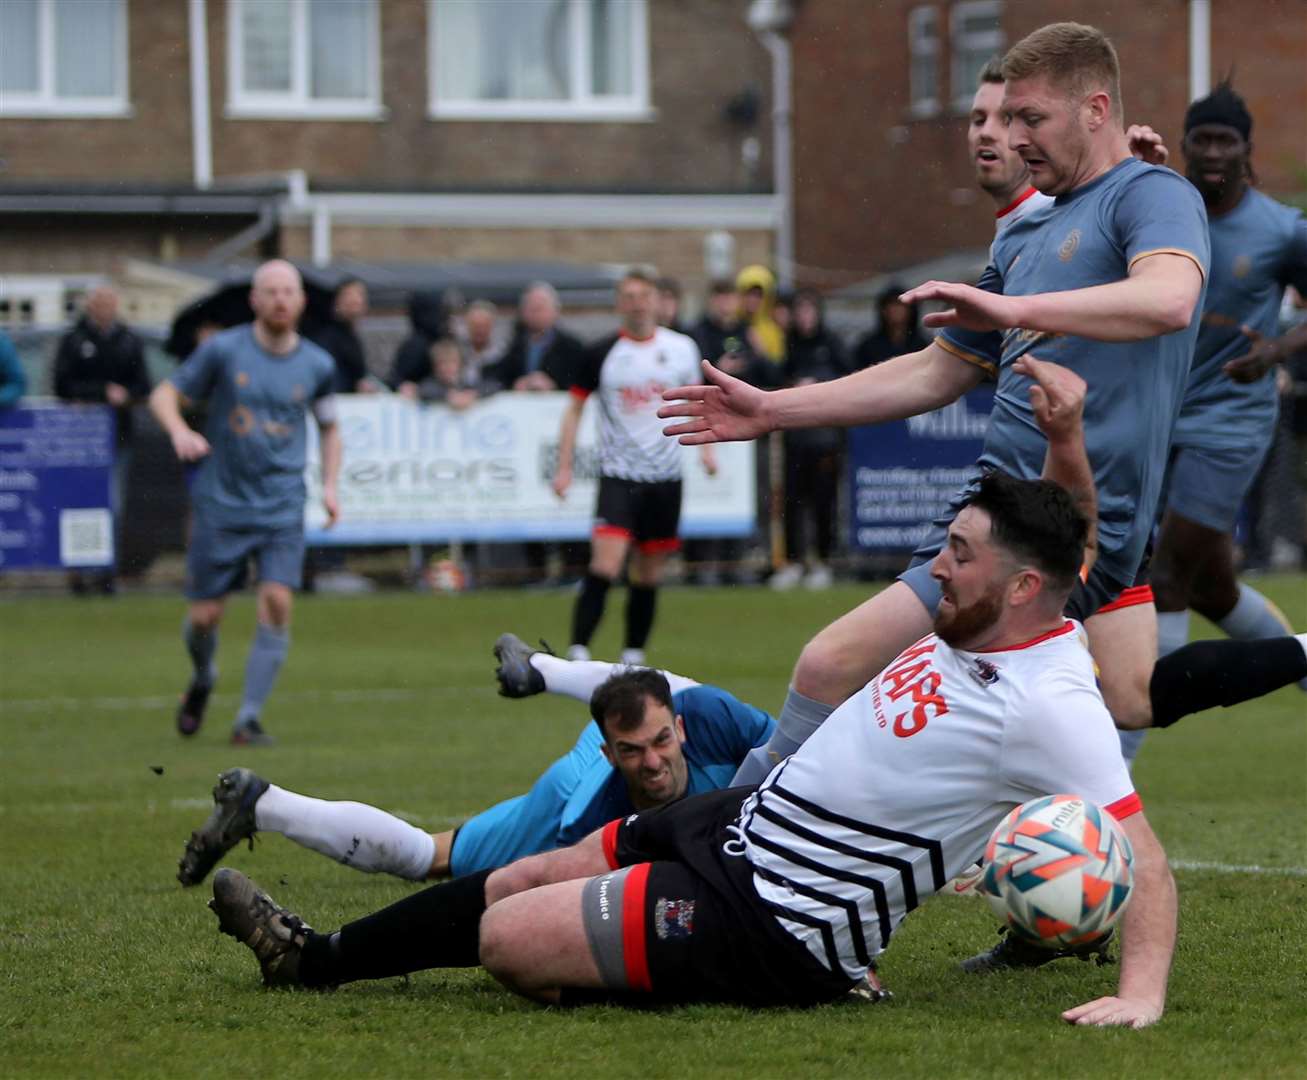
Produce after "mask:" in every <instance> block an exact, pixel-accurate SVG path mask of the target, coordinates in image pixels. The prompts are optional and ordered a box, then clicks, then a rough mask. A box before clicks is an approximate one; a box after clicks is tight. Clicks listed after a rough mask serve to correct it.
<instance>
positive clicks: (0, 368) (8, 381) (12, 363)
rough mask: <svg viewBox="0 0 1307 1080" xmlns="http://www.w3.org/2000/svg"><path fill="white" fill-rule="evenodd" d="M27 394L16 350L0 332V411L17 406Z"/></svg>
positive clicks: (6, 335)
mask: <svg viewBox="0 0 1307 1080" xmlns="http://www.w3.org/2000/svg"><path fill="white" fill-rule="evenodd" d="M25 393H27V374H26V373H25V372H24V371H23V365H22V363H21V362H20V361H19V359H18V350H17V349H15V348H14V343H13V342H12V341H10V340H9V335H8V334H6V333H5V332H4V331H3V330H0V409H7V408H9V407H10V406H11V405H17V404H18V399H19V398H21V397H22V396H23V395H24V394H25Z"/></svg>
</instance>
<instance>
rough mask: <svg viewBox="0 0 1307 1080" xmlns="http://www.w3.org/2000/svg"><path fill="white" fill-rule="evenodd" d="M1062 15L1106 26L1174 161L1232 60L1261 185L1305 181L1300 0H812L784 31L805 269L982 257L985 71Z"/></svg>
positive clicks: (1299, 190) (1130, 90)
mask: <svg viewBox="0 0 1307 1080" xmlns="http://www.w3.org/2000/svg"><path fill="white" fill-rule="evenodd" d="M1205 17H1206V18H1207V19H1208V26H1207V28H1206V30H1205V31H1204V27H1203V20H1204V18H1205ZM1063 19H1072V20H1078V21H1081V22H1090V23H1093V24H1094V25H1096V26H1098V27H1100V28H1101V29H1103V30H1104V31H1105V32H1106V33H1107V34H1108V35H1109V36H1110V37H1111V38H1112V40H1113V42H1114V43H1115V45H1116V47H1117V50H1118V52H1119V54H1120V58H1121V66H1122V93H1123V96H1124V100H1125V111H1126V118H1127V121H1128V122H1140V123H1148V124H1151V125H1152V126H1153V127H1154V128H1156V129H1157V130H1158V131H1160V132H1161V133H1162V134H1163V136H1164V137H1165V139H1166V141H1167V143H1168V145H1169V146H1170V147H1171V150H1172V154H1173V158H1172V162H1173V163H1175V164H1180V156H1179V144H1180V137H1181V121H1182V119H1183V116H1184V110H1185V108H1186V106H1187V105H1188V103H1189V101H1190V100H1191V99H1192V97H1193V96H1199V95H1201V93H1205V92H1206V89H1207V88H1208V87H1207V85H1206V83H1207V82H1210V83H1215V82H1216V81H1219V80H1220V79H1221V78H1223V77H1224V76H1225V75H1226V74H1227V73H1229V72H1230V71H1233V72H1234V77H1235V85H1236V88H1237V89H1238V90H1239V91H1240V93H1242V94H1243V95H1244V96H1245V98H1247V100H1248V104H1249V108H1250V109H1251V110H1252V113H1253V116H1254V121H1255V126H1254V130H1253V143H1254V156H1253V161H1254V165H1255V167H1256V170H1257V173H1258V177H1259V181H1260V183H1261V186H1262V188H1263V190H1265V191H1266V192H1267V193H1268V194H1271V195H1273V196H1276V197H1278V198H1285V197H1293V196H1297V197H1299V198H1301V197H1302V196H1303V195H1304V194H1307V124H1305V123H1304V115H1305V114H1307V64H1304V63H1303V57H1304V56H1307V4H1304V3H1303V2H1302V0H1157V2H1155V3H1148V4H1140V3H1131V4H1115V5H1105V6H1104V5H1096V4H1091V3H1087V2H1086V0H1039V2H1038V3H1034V2H1031V0H953V2H945V0H929V2H922V0H807V2H804V3H801V4H799V5H798V6H797V7H796V14H795V19H794V23H793V26H792V28H791V32H790V38H791V41H792V47H793V53H794V98H793V101H794V173H795V189H794V190H795V199H794V206H795V232H796V254H797V259H798V262H799V264H800V269H799V273H798V275H797V276H798V277H799V278H800V280H806V281H808V282H810V283H812V284H814V285H818V286H824V287H832V288H835V287H839V286H848V285H850V284H851V283H853V282H857V281H860V280H865V279H867V278H870V277H872V276H873V275H875V274H881V273H886V272H890V271H895V270H900V269H903V268H907V267H911V266H915V265H918V264H921V263H924V262H928V261H930V260H939V259H941V258H943V257H945V256H947V255H949V254H950V253H952V252H957V251H959V250H964V251H973V252H978V253H979V255H980V257H981V258H982V259H983V254H984V249H985V248H986V247H987V245H988V244H989V241H990V239H991V238H992V236H993V219H992V207H991V206H990V204H989V201H988V199H987V198H985V196H984V195H983V193H982V192H980V191H979V190H978V189H977V188H976V185H975V182H974V179H973V172H972V168H971V165H970V163H969V161H968V157H967V149H966V125H967V111H968V109H969V106H970V102H971V97H972V94H973V92H974V90H975V84H976V76H977V73H978V71H979V69H980V67H981V66H983V64H984V62H985V60H986V59H988V58H989V57H990V56H992V55H994V54H996V53H1002V52H1003V51H1004V50H1005V49H1006V48H1007V47H1008V46H1010V45H1012V44H1013V43H1015V42H1016V41H1018V40H1019V39H1020V38H1022V37H1023V36H1024V35H1025V34H1027V33H1029V32H1030V31H1031V30H1034V29H1036V28H1037V27H1039V26H1041V25H1043V24H1045V23H1049V22H1056V21H1059V20H1063ZM1204 53H1205V54H1206V55H1205V56H1204ZM1204 60H1206V64H1205V65H1204V63H1203V61H1204ZM1194 62H1197V66H1198V70H1197V71H1196V72H1191V64H1193V63H1194ZM1204 67H1205V69H1206V71H1207V72H1208V73H1209V74H1208V75H1207V76H1204V75H1203V69H1204ZM1195 77H1197V78H1199V79H1202V80H1203V82H1204V85H1200V86H1196V85H1195V83H1194V79H1195ZM1191 88H1193V90H1194V92H1192V93H1191Z"/></svg>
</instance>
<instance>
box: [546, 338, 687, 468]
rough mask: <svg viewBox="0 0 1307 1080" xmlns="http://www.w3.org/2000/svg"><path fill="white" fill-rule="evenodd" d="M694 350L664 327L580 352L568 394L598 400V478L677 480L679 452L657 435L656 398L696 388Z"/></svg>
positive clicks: (675, 445)
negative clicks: (679, 388)
mask: <svg viewBox="0 0 1307 1080" xmlns="http://www.w3.org/2000/svg"><path fill="white" fill-rule="evenodd" d="M702 381H703V378H702V374H701V372H700V370H699V346H698V345H696V344H695V343H694V339H693V338H690V337H687V336H686V335H685V334H678V333H677V332H676V331H675V330H668V329H667V328H666V327H664V326H660V327H658V328H657V329H656V330H655V331H654V333H653V336H652V337H649V338H645V339H644V340H642V341H640V340H636V339H635V338H633V337H630V336H629V335H627V334H625V333H622V334H619V335H617V336H616V337H615V338H607V339H605V340H604V341H602V342H600V343H599V344H597V345H594V346H592V347H591V348H589V349H588V350H586V356H585V359H584V360H583V361H582V364H581V369H580V371H579V372H578V373H577V376H576V379H575V381H574V382H573V384H572V388H571V390H572V393H573V394H575V395H577V396H579V397H582V398H586V397H589V396H590V394H592V393H595V392H597V393H598V398H599V472H600V474H601V475H603V476H612V477H616V478H618V479H621V480H640V481H645V482H655V481H662V480H679V479H680V476H681V447H680V444H679V443H678V442H677V441H676V440H675V439H669V438H667V436H666V435H664V434H663V427H664V426H665V424H666V421H665V420H660V419H658V410H659V408H661V406H662V404H663V401H662V394H663V391H664V390H667V389H669V388H671V387H673V386H685V385H687V384H690V383H699V382H702Z"/></svg>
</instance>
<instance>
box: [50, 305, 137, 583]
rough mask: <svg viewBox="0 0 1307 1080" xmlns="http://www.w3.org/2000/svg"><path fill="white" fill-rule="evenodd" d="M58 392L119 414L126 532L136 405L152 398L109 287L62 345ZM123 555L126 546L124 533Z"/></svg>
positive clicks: (118, 472) (116, 474) (117, 508)
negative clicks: (109, 408) (100, 405)
mask: <svg viewBox="0 0 1307 1080" xmlns="http://www.w3.org/2000/svg"><path fill="white" fill-rule="evenodd" d="M54 392H55V396H56V397H58V398H60V399H61V400H63V401H81V402H95V403H97V404H107V405H109V406H110V407H111V408H112V409H113V410H114V420H115V423H116V426H117V451H116V453H115V456H114V465H113V472H112V474H111V481H110V488H109V500H110V503H111V505H112V508H113V514H114V521H115V524H116V526H121V524H122V519H123V508H124V506H125V505H126V496H127V474H128V472H129V471H130V469H131V442H132V404H133V403H134V402H139V401H144V400H145V399H146V398H148V397H149V396H150V380H149V376H148V375H147V373H146V370H145V347H144V346H143V345H142V344H141V339H140V338H139V337H137V336H136V335H135V334H134V333H132V331H131V330H130V329H128V327H127V326H126V325H124V324H123V323H121V322H119V321H118V294H117V293H116V292H115V291H114V290H113V289H112V288H110V287H109V286H108V285H100V286H97V287H96V288H94V289H92V290H91V292H90V294H89V295H88V296H87V297H86V307H85V310H84V312H83V314H82V317H81V318H80V319H78V320H77V323H76V325H74V326H73V328H72V329H71V330H70V331H68V333H67V334H65V335H64V336H63V338H61V339H60V341H59V347H58V350H57V351H56V353H55V361H54ZM116 532H117V533H118V539H119V544H118V550H121V549H122V546H121V529H120V528H119V529H116ZM69 584H70V586H71V588H72V590H73V591H74V592H76V593H81V592H84V591H85V588H86V581H85V579H84V578H83V577H82V575H81V574H79V573H76V572H75V573H74V574H73V575H72V576H71V578H70V579H69ZM97 584H98V586H99V588H100V589H101V591H103V592H106V593H112V592H113V591H114V574H113V571H112V570H109V571H107V572H105V573H103V574H101V575H100V576H99V578H98V581H97Z"/></svg>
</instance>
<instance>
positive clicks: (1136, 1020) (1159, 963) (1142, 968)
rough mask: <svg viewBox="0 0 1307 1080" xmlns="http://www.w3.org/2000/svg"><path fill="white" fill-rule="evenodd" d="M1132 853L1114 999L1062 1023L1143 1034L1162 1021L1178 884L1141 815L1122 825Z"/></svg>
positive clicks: (1069, 1014)
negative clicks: (1130, 893)
mask: <svg viewBox="0 0 1307 1080" xmlns="http://www.w3.org/2000/svg"><path fill="white" fill-rule="evenodd" d="M1121 827H1122V828H1123V829H1124V830H1125V834H1126V836H1127V837H1128V838H1129V840H1130V846H1131V847H1132V848H1134V855H1135V858H1134V873H1135V893H1134V896H1133V897H1131V900H1130V905H1129V907H1127V908H1126V910H1125V914H1124V915H1123V916H1122V917H1121V922H1122V927H1121V934H1122V937H1121V979H1120V981H1119V983H1118V985H1117V992H1116V995H1115V996H1114V997H1102V998H1098V999H1096V1000H1094V1001H1090V1002H1088V1003H1086V1004H1084V1005H1079V1006H1077V1007H1076V1008H1074V1009H1068V1010H1067V1011H1066V1012H1064V1013H1063V1014H1062V1019H1063V1020H1065V1021H1067V1023H1070V1024H1084V1025H1092V1026H1094V1027H1132V1028H1142V1027H1147V1026H1148V1025H1149V1024H1153V1023H1156V1022H1157V1021H1158V1020H1159V1019H1161V1016H1162V1012H1163V1010H1164V1009H1165V1008H1166V983H1167V979H1168V978H1169V976H1170V973H1171V955H1172V953H1173V952H1174V951H1175V919H1176V897H1175V879H1174V878H1173V877H1172V876H1171V869H1170V867H1168V866H1167V865H1166V852H1165V851H1163V850H1162V845H1161V844H1160V843H1158V840H1157V837H1156V836H1154V835H1153V830H1152V828H1151V827H1150V826H1149V824H1148V821H1147V820H1146V819H1145V818H1144V815H1143V813H1142V812H1140V813H1138V814H1132V815H1131V816H1130V817H1128V818H1126V819H1125V821H1123V822H1122V823H1121Z"/></svg>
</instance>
